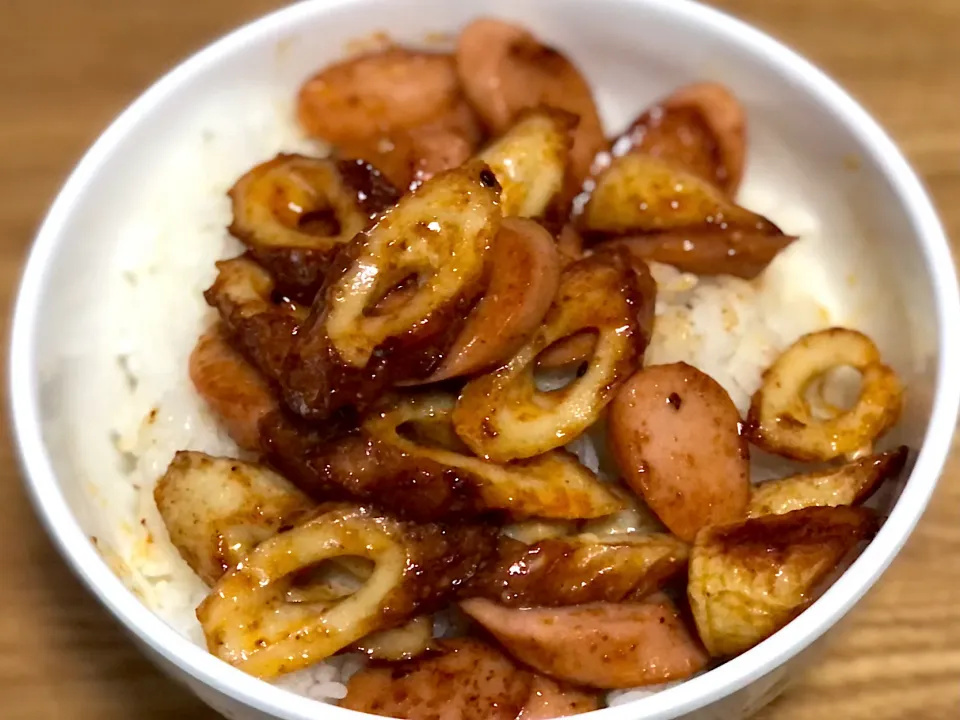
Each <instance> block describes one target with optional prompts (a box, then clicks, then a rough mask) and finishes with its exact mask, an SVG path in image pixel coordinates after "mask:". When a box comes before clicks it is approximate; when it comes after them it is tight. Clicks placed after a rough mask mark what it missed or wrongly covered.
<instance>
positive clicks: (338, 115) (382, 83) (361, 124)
mask: <svg viewBox="0 0 960 720" xmlns="http://www.w3.org/2000/svg"><path fill="white" fill-rule="evenodd" d="M460 97H461V96H460V87H459V81H458V79H457V71H456V64H455V63H454V60H453V58H452V57H451V56H450V55H443V54H438V53H426V52H416V51H413V50H407V49H404V48H396V47H395V48H389V49H387V50H384V51H382V52H378V53H372V54H369V55H361V56H359V57H355V58H350V59H348V60H344V61H342V62H339V63H335V64H333V65H330V66H328V67H326V68H324V69H323V70H322V71H320V72H319V73H317V74H316V75H314V76H313V77H312V78H310V79H309V80H307V82H305V83H304V84H303V86H302V87H301V88H300V94H299V96H298V98H297V116H298V118H299V120H300V124H301V125H302V126H303V127H304V129H305V130H306V131H307V132H308V133H309V134H310V135H314V136H316V137H318V138H321V139H322V140H326V141H327V142H331V143H333V144H335V145H338V144H340V143H349V142H353V141H357V140H364V139H367V138H373V137H378V136H383V135H387V134H389V133H391V132H395V131H397V130H404V129H408V128H411V127H414V126H416V125H420V124H422V123H425V122H428V121H430V120H432V119H434V118H436V117H438V116H440V115H442V114H444V113H445V112H447V111H449V110H450V109H452V108H453V107H454V106H455V105H456V103H457V102H458V100H459V99H460ZM364 159H369V158H364Z"/></svg>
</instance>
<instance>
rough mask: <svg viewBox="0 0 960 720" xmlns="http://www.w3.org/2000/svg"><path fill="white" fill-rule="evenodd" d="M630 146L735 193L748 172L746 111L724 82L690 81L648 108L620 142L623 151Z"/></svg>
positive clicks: (633, 150) (617, 142)
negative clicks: (744, 166) (680, 166)
mask: <svg viewBox="0 0 960 720" xmlns="http://www.w3.org/2000/svg"><path fill="white" fill-rule="evenodd" d="M625 146H629V148H630V150H631V151H632V152H642V153H648V154H650V155H653V156H655V157H661V158H664V159H666V160H670V161H672V162H676V163H679V164H681V165H683V166H684V167H685V168H687V169H688V170H690V171H691V172H693V173H695V174H697V175H699V176H700V177H702V178H703V179H704V180H707V181H708V182H710V183H712V184H714V185H716V186H717V187H718V188H720V189H721V190H723V191H724V192H725V193H726V194H727V195H729V196H730V197H733V196H734V195H735V194H736V192H737V188H738V187H739V186H740V179H741V178H742V177H743V165H744V158H745V156H746V114H745V113H744V110H743V106H741V105H740V102H739V101H738V100H737V98H736V97H734V96H733V94H732V93H731V92H730V91H729V90H728V89H727V88H725V87H724V86H723V85H720V84H718V83H710V82H704V83H695V84H693V85H687V86H685V87H682V88H680V89H679V90H676V91H675V92H674V93H672V94H671V95H669V96H668V97H666V98H664V99H663V100H661V101H660V102H659V103H657V104H656V105H655V106H654V107H652V108H650V109H649V110H647V111H646V112H644V113H643V115H641V116H640V117H639V118H637V119H636V120H635V121H634V123H633V124H632V125H631V126H630V127H629V129H628V130H627V131H626V132H625V133H623V135H621V136H620V138H618V139H617V140H616V141H615V142H614V147H616V148H617V150H618V151H619V150H626V147H625Z"/></svg>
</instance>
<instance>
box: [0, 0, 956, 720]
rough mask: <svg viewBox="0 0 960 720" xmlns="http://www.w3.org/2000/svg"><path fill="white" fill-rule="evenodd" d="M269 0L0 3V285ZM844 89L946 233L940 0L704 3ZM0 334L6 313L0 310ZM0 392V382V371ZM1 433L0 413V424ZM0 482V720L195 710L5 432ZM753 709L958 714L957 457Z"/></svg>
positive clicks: (948, 121)
mask: <svg viewBox="0 0 960 720" xmlns="http://www.w3.org/2000/svg"><path fill="white" fill-rule="evenodd" d="M279 4H280V3H279V2H277V1H276V0H192V1H189V0H168V1H167V2H130V1H129V0H84V1H83V2H79V0H73V1H70V0H68V1H66V2H63V1H62V0H4V2H3V3H2V4H0V188H2V192H0V279H2V282H0V295H2V301H3V303H4V306H5V307H9V305H10V303H12V300H13V297H14V294H15V289H16V282H17V278H18V275H19V272H20V267H21V262H22V260H23V258H24V254H25V252H26V250H27V248H28V246H29V243H30V239H31V235H32V233H33V232H34V230H35V228H36V227H37V224H38V222H39V220H40V218H41V216H42V213H43V212H44V210H45V208H46V207H47V205H48V204H49V202H50V201H51V199H52V198H53V196H54V194H55V192H56V190H57V188H58V186H59V185H60V184H61V182H62V181H63V179H64V178H65V176H66V174H67V173H68V171H69V170H70V168H71V167H72V166H73V164H74V163H75V162H76V161H77V160H78V158H79V157H80V155H81V153H82V152H83V151H84V149H85V148H86V147H87V146H88V145H89V144H90V143H91V142H92V141H93V140H94V138H95V137H96V136H97V135H98V134H99V132H100V131H101V130H102V129H103V128H104V127H105V126H106V125H107V123H108V122H109V121H110V120H111V119H112V118H113V117H114V116H115V115H116V114H117V113H118V112H119V111H120V110H121V109H122V108H123V107H124V106H125V105H126V104H127V103H128V102H129V101H130V100H132V99H133V98H134V97H135V96H136V95H137V94H138V93H140V92H141V91H142V90H143V89H144V88H146V87H147V86H148V85H149V84H150V83H151V82H152V81H153V80H154V79H155V78H156V77H158V76H159V75H160V74H161V73H162V72H164V71H165V70H167V69H168V68H170V67H171V66H172V65H173V64H175V63H176V62H178V61H179V60H180V59H182V58H183V57H185V56H186V55H187V54H189V53H190V52H192V51H193V50H195V49H197V48H199V47H201V46H202V45H203V44H205V43H206V42H207V41H209V40H211V39H213V38H215V37H216V36H218V35H220V34H221V33H223V32H224V31H226V30H229V29H230V28H232V27H234V26H236V25H238V24H240V23H242V22H244V21H247V20H250V19H252V18H254V17H256V16H258V15H260V14H262V13H264V12H266V11H268V10H270V9H272V8H273V7H276V6H278V5H279ZM717 4H718V5H720V6H721V7H724V8H726V9H728V10H729V11H731V12H733V13H734V14H736V15H739V16H740V17H742V18H744V19H746V20H748V21H751V22H753V23H755V24H757V25H758V26H760V27H761V28H764V29H766V30H768V31H770V32H771V33H773V34H774V35H775V36H777V37H779V38H781V39H782V40H784V41H786V42H787V43H788V44H790V45H792V46H793V47H795V48H797V49H798V50H800V51H801V52H802V53H804V54H806V55H807V56H808V57H809V58H811V59H812V60H813V61H814V62H816V63H817V64H819V65H820V66H821V67H823V68H825V69H826V70H827V71H828V72H829V73H831V74H832V75H833V76H834V77H835V78H836V79H837V80H839V81H840V82H841V83H842V84H843V85H844V86H846V87H847V88H848V89H849V90H850V91H851V92H852V93H853V94H854V95H855V96H856V97H857V98H858V99H859V100H861V101H862V102H863V103H864V104H865V106H866V107H867V108H868V109H869V110H870V111H871V112H872V113H874V114H875V115H876V117H878V118H879V119H880V121H881V123H882V124H883V125H885V126H886V128H887V129H888V130H889V131H890V132H891V133H892V135H893V136H894V138H895V139H896V140H897V141H898V142H899V143H900V145H901V147H902V148H903V149H904V150H905V151H906V154H907V155H908V156H909V157H910V160H911V161H912V162H913V163H914V164H915V166H916V167H917V168H918V169H919V171H920V172H921V174H922V175H923V177H924V180H925V182H926V183H927V184H928V186H929V187H930V189H931V190H932V192H933V195H934V197H935V198H936V201H937V203H938V205H939V208H940V210H941V212H942V213H943V217H944V219H945V221H946V224H947V226H948V229H949V231H950V232H951V233H952V235H953V236H954V237H955V238H960V42H958V38H960V0H915V1H914V2H912V3H907V2H905V1H904V0H719V1H718V2H717ZM3 322H4V327H3V333H4V337H6V336H7V333H8V322H9V321H8V317H7V314H4V319H3ZM4 392H6V384H5V383H4ZM2 422H3V423H4V426H5V427H8V426H9V421H8V419H6V418H4V419H3V420H2ZM2 453H3V455H2V460H3V463H2V465H0V467H2V470H0V472H2V479H0V578H2V581H0V717H3V718H6V719H7V720H21V719H22V720H26V719H27V718H29V719H30V720H44V719H51V720H52V719H53V718H58V719H62V720H94V719H96V720H121V719H126V718H132V717H137V718H141V720H151V719H159V718H172V717H176V718H183V719H184V720H187V719H191V720H192V719H197V720H199V719H201V718H213V717H215V716H214V714H213V712H212V711H210V710H207V709H206V708H205V707H204V706H202V705H201V703H200V702H199V701H198V700H196V699H195V698H194V697H192V696H191V695H190V694H189V693H188V692H187V691H185V690H183V689H182V688H181V687H180V686H178V685H176V684H174V683H173V682H172V681H170V680H168V679H167V678H166V677H164V676H163V675H161V674H160V673H159V672H158V671H157V670H156V669H154V668H153V667H152V666H151V665H150V664H149V663H148V662H147V661H146V660H145V659H143V658H142V657H141V656H140V655H139V654H138V652H137V651H136V649H135V648H134V647H133V645H132V644H131V643H130V641H129V640H128V638H127V637H126V636H125V634H124V633H123V631H122V630H121V629H120V628H119V627H118V625H117V624H116V623H115V622H114V621H113V620H112V619H111V618H110V617H109V616H108V615H107V613H106V612H105V611H104V610H102V609H101V608H100V607H99V606H98V604H97V603H96V602H95V601H94V600H93V599H92V597H91V596H90V595H89V594H88V593H87V592H86V590H85V589H84V588H83V587H82V586H81V585H80V584H79V582H78V581H77V580H75V579H74V577H73V576H72V575H71V573H70V572H69V571H68V570H67V568H66V566H65V565H64V564H63V562H62V561H61V560H60V558H59V557H58V555H57V553H56V552H55V551H54V549H53V547H52V545H51V543H50V542H49V541H48V540H47V539H46V537H45V535H44V532H43V530H42V529H41V527H40V525H39V524H38V522H37V521H36V519H35V517H34V514H33V511H32V509H31V508H30V506H29V505H28V503H27V500H26V498H25V495H24V492H23V490H22V488H21V483H20V476H19V472H18V469H17V466H16V463H15V460H14V453H13V450H12V447H11V445H10V441H9V439H5V440H4V443H3V445H2ZM761 717H762V718H763V719H764V720H814V719H818V720H819V719H821V718H830V719H832V718H838V719H842V720H895V719H903V720H907V719H910V720H913V719H915V718H920V719H923V720H927V719H930V720H935V719H937V718H943V719H944V720H946V719H947V718H957V717H960V460H958V456H957V455H955V457H954V458H953V460H952V461H951V462H950V464H949V465H948V468H947V471H946V474H945V476H944V478H943V480H942V482H941V484H940V487H939V489H938V491H937V494H936V497H935V498H934V501H933V503H932V505H931V507H930V509H929V511H928V512H927V514H926V516H925V517H924V518H923V520H922V522H921V523H920V526H919V528H918V529H917V531H916V533H915V534H914V536H913V538H912V539H911V540H910V542H909V544H908V545H907V547H906V548H905V550H904V551H903V553H902V555H901V556H900V557H899V558H898V559H897V561H896V562H895V563H894V565H893V567H892V568H891V570H890V571H889V572H888V573H887V574H886V575H885V576H884V577H883V579H882V580H881V581H880V582H879V584H878V585H877V586H876V588H875V589H873V590H872V591H871V592H870V593H869V595H868V596H867V598H866V599H865V600H864V601H863V602H862V603H861V604H860V605H859V606H858V607H857V608H856V610H855V611H854V612H853V614H852V615H851V616H850V617H849V618H848V620H847V621H846V622H845V623H844V624H843V626H842V628H841V629H839V630H838V631H837V633H836V634H835V636H833V637H832V641H831V644H830V646H829V649H828V651H827V653H826V655H825V656H824V657H823V658H822V660H820V661H819V662H818V664H816V665H815V666H814V667H812V668H811V669H810V670H809V671H808V672H807V674H806V675H805V676H803V677H801V678H800V679H799V680H798V682H797V683H796V685H795V686H793V688H792V689H791V690H790V691H789V692H788V693H787V695H786V696H784V697H783V698H781V699H780V700H778V701H776V702H775V703H774V704H773V705H772V706H771V707H770V708H769V709H768V710H766V711H764V713H763V714H762V716H761Z"/></svg>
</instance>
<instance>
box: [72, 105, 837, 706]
mask: <svg viewBox="0 0 960 720" xmlns="http://www.w3.org/2000/svg"><path fill="white" fill-rule="evenodd" d="M248 110H249V112H248V113H247V115H246V116H245V117H244V120H243V123H240V124H233V122H231V123H230V124H225V123H226V121H225V120H224V119H223V118H219V119H211V120H210V122H209V124H204V123H202V122H201V123H199V124H198V125H197V126H196V127H195V128H194V132H193V134H191V135H190V138H191V140H190V141H189V142H184V143H183V145H182V147H180V148H173V149H172V150H171V151H170V152H169V153H168V154H166V155H165V156H164V157H163V158H162V160H160V161H158V167H157V168H156V170H155V171H154V172H153V173H152V175H153V177H155V178H162V179H163V182H161V181H159V180H158V181H156V182H154V183H152V185H150V186H149V187H147V188H145V190H144V196H145V200H144V203H143V207H140V208H136V209H134V210H133V211H131V212H130V213H129V215H128V217H127V218H126V221H125V223H124V224H122V225H121V226H120V227H119V229H118V233H119V238H118V247H119V251H118V255H117V259H116V267H115V272H114V273H113V277H112V278H111V285H110V287H109V288H108V289H107V293H108V295H109V298H110V308H111V310H110V312H111V322H110V323H109V326H110V336H109V338H108V342H109V345H110V348H111V351H112V354H113V356H114V358H115V360H116V363H117V366H116V367H115V368H113V369H112V372H113V373H114V375H117V376H119V377H121V378H122V382H123V383H125V384H126V388H125V390H124V392H125V398H126V399H125V400H124V401H123V402H122V403H119V404H118V405H117V407H116V408H115V409H114V412H113V415H112V417H113V424H112V427H113V431H112V441H113V444H114V446H115V451H116V454H115V457H114V458H113V459H114V461H115V463H116V465H117V467H118V472H117V474H116V477H115V478H113V477H111V478H102V479H100V480H99V481H98V483H99V484H96V485H95V484H92V483H91V484H90V487H89V488H87V491H88V494H89V495H90V496H91V497H93V496H95V499H96V502H97V503H98V506H99V507H100V508H101V510H102V512H101V515H102V519H104V518H105V519H106V527H104V528H103V532H102V533H101V534H100V535H99V536H98V546H99V547H100V548H101V550H102V552H103V553H104V554H105V556H107V557H108V558H109V559H110V561H111V563H112V566H113V567H114V568H115V569H116V571H117V573H118V574H119V575H120V576H121V577H122V578H123V579H124V581H125V582H127V583H128V584H129V585H130V587H131V588H132V589H133V590H134V591H135V592H136V593H137V594H138V595H139V596H140V597H141V598H142V599H143V601H144V602H145V603H146V604H147V605H148V606H149V607H150V608H152V609H153V610H154V611H155V612H156V613H157V614H158V615H159V616H160V617H162V618H163V619H164V620H165V621H166V622H167V623H169V624H170V625H171V626H172V627H174V628H175V629H176V630H177V631H178V632H180V633H182V634H183V635H184V636H186V637H188V638H190V639H192V640H193V641H195V642H197V643H198V644H201V645H202V644H203V642H202V635H201V632H200V628H199V623H198V622H197V620H196V617H195V615H194V609H195V608H196V606H197V604H198V603H199V602H200V600H201V599H202V598H203V596H204V595H205V593H206V592H207V588H206V587H205V586H204V585H203V583H201V582H200V580H199V579H198V578H197V577H196V576H194V574H193V573H192V572H191V571H190V569H189V568H188V567H187V565H186V564H185V563H184V562H183V561H182V560H181V558H180V556H179V555H178V553H177V552H176V550H175V549H174V548H173V546H172V545H171V544H170V542H169V540H168V538H167V535H166V530H165V528H164V527H163V524H162V522H161V520H160V518H159V515H158V513H157V510H156V507H155V505H154V502H153V487H154V484H155V482H156V479H157V477H158V476H159V475H160V474H162V472H163V471H164V469H165V468H166V466H167V464H168V463H169V461H170V460H171V458H172V456H173V454H174V452H175V451H177V450H180V449H193V450H201V451H205V452H208V453H211V454H215V455H235V454H236V453H237V448H236V446H235V444H234V443H233V442H232V441H231V440H230V439H229V437H227V436H226V435H225V434H224V433H223V432H222V431H220V430H219V428H218V426H217V423H216V422H215V421H214V419H213V418H212V417H211V415H210V414H209V413H208V411H207V410H206V408H205V407H204V404H203V403H202V402H201V401H200V399H199V398H198V396H197V395H196V394H195V392H194V390H193V387H192V385H191V383H190V382H189V380H188V377H187V357H188V355H189V353H190V351H191V349H192V348H193V345H194V343H195V341H196V338H197V336H198V334H199V333H200V332H201V331H202V329H203V328H204V327H205V326H206V325H207V324H208V323H209V322H210V321H211V320H212V318H213V315H212V311H211V310H210V309H209V308H207V306H206V305H205V303H204V301H203V298H202V295H201V292H202V291H203V290H204V289H205V288H206V287H207V286H208V285H209V284H210V282H211V281H212V280H213V278H214V275H215V269H214V265H213V263H214V261H215V260H217V259H219V258H224V257H230V256H233V255H235V254H237V252H238V251H239V249H240V248H239V245H238V243H237V242H236V241H234V240H233V239H232V238H230V237H229V235H228V234H227V233H226V231H225V230H224V228H225V227H226V225H227V224H228V223H229V220H230V210H229V205H228V202H227V199H226V197H225V192H226V190H227V188H228V187H229V186H230V185H231V184H232V183H233V181H234V180H235V179H236V178H237V177H238V176H239V175H240V174H241V173H242V172H244V171H245V170H246V169H248V168H249V167H250V166H252V165H253V164H255V163H257V162H260V161H262V160H265V159H267V158H269V157H272V156H273V155H274V154H275V153H277V152H280V151H284V152H297V151H300V152H304V151H305V152H313V153H316V152H317V151H318V148H317V147H316V146H315V145H314V144H312V143H310V142H309V141H307V140H306V139H304V138H302V137H300V136H299V135H298V131H297V129H296V126H295V123H294V122H293V121H292V114H291V112H290V109H289V107H287V106H283V105H277V104H256V105H251V106H250V107H249V108H248ZM234 120H235V119H234V118H231V121H234ZM197 128H199V130H198V129H197ZM211 128H215V130H214V129H211ZM171 178H172V179H174V180H173V181H171V180H170V179H171ZM742 202H743V203H744V204H745V205H746V206H748V207H750V208H752V209H754V210H757V211H759V212H762V213H764V214H767V215H768V216H769V217H770V218H771V219H772V220H773V221H774V222H776V223H778V224H780V225H781V226H782V227H783V228H784V230H785V231H787V232H791V233H796V234H799V235H801V236H802V239H801V240H800V241H798V242H797V243H795V244H794V245H793V246H792V247H791V248H789V249H788V250H787V251H786V252H784V253H783V254H782V255H781V256H780V257H778V258H777V259H776V260H775V261H774V263H773V264H772V265H771V267H770V268H769V269H768V271H767V272H766V273H765V275H764V276H763V278H761V279H759V280H757V281H753V282H747V281H744V280H740V279H736V278H730V277H718V278H699V279H698V278H696V277H694V276H691V275H685V274H681V273H679V272H677V271H676V270H674V269H673V268H670V267H667V266H656V267H654V274H655V277H656V279H657V282H658V286H659V289H660V297H659V300H658V302H657V323H656V327H655V331H654V337H653V342H652V345H651V347H650V348H649V350H648V363H665V362H674V361H678V360H684V361H686V362H688V363H690V364H692V365H695V366H697V367H699V368H701V369H702V370H704V371H705V372H707V373H709V374H710V375H712V376H713V377H714V378H716V379H717V380H718V381H719V382H720V383H721V384H722V385H723V386H724V387H725V388H726V389H727V390H728V391H729V393H730V395H731V397H732V398H733V400H734V402H735V403H736V404H737V406H738V407H739V408H740V409H741V411H742V410H745V409H746V407H747V406H748V404H749V398H750V395H751V393H752V392H753V391H754V389H755V388H756V387H757V384H758V382H759V377H760V372H761V370H762V369H763V368H764V367H765V366H766V365H767V364H769V362H770V361H771V360H772V359H773V357H774V356H775V355H776V354H777V353H778V352H779V351H780V350H781V349H782V348H783V347H785V345H787V344H788V343H789V342H791V341H792V340H793V339H795V338H796V337H797V336H798V335H800V334H801V333H803V332H806V331H809V330H811V329H815V328H820V327H825V326H828V325H830V324H836V323H838V322H842V320H843V318H841V317H837V316H836V313H835V312H832V311H831V310H829V309H828V308H826V307H824V306H823V305H821V303H820V301H819V298H818V295H817V292H818V288H820V287H823V285H822V284H819V283H815V282H807V281H806V280H805V279H806V278H808V277H810V275H811V272H815V268H816V261H815V253H813V252H811V251H809V250H805V248H806V247H807V246H808V245H809V244H810V243H811V242H813V240H814V239H815V238H816V236H817V235H818V234H819V232H820V228H819V227H818V226H817V223H816V221H815V220H814V219H813V218H811V217H810V216H809V214H808V213H806V212H805V211H804V210H803V209H802V208H797V207H793V206H791V205H790V204H788V203H781V202H780V201H779V198H778V197H777V196H775V195H773V194H769V193H767V192H765V189H764V188H756V187H752V188H751V187H748V188H746V190H745V192H744V194H743V197H742ZM571 449H572V450H574V451H575V452H577V453H578V455H579V456H580V457H581V458H582V459H583V461H584V463H585V464H586V465H588V466H589V467H591V468H593V469H598V468H599V469H600V470H601V474H610V472H611V468H610V466H609V462H608V461H605V458H604V454H605V453H604V448H603V447H602V446H597V445H595V444H594V442H593V440H592V435H591V436H585V437H584V438H581V439H578V440H577V441H575V442H574V443H572V444H571ZM758 469H759V466H758ZM769 472H770V470H769V469H765V470H764V471H763V472H762V473H758V475H761V474H762V475H763V476H767V475H768V474H769ZM451 625H452V620H451V618H450V617H447V616H440V617H438V619H437V621H436V626H435V629H436V631H437V634H440V635H443V634H446V633H447V632H449V631H450V630H449V628H450V627H451ZM362 664H363V658H362V657H361V656H358V655H346V656H342V657H337V658H333V659H331V660H328V661H326V662H323V663H319V664H317V665H315V666H313V667H311V668H309V669H307V670H305V671H302V672H299V673H296V674H293V675H290V676H288V677H285V678H283V679H281V680H279V681H278V684H279V685H281V686H282V687H285V688H287V689H289V690H291V691H292V692H296V693H299V694H302V695H305V696H308V697H311V698H315V699H317V700H321V701H328V702H336V701H337V700H339V699H340V698H342V697H344V695H345V692H346V689H345V687H344V682H345V681H346V680H347V679H348V678H349V676H350V675H351V674H352V673H353V672H356V670H357V669H359V668H360V667H361V666H362ZM658 689H661V688H653V689H651V688H645V689H643V690H637V691H627V692H621V693H611V695H610V698H609V700H610V702H611V703H619V702H626V701H628V700H631V699H636V698H638V697H642V696H645V695H646V694H649V693H650V692H653V691H656V690H658Z"/></svg>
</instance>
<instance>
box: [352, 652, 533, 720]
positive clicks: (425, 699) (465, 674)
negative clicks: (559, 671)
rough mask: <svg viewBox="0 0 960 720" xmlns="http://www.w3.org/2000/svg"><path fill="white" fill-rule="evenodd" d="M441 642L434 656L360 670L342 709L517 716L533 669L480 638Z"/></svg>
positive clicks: (428, 717) (493, 719)
mask: <svg viewBox="0 0 960 720" xmlns="http://www.w3.org/2000/svg"><path fill="white" fill-rule="evenodd" d="M438 645H439V651H438V653H437V654H434V655H430V654H428V655H425V656H423V657H422V658H420V659H418V660H413V661H410V662H406V663H399V664H394V665H390V666H387V667H382V666H381V667H377V666H372V667H368V668H366V669H365V670H361V671H360V672H358V673H357V674H356V675H354V676H353V677H352V678H350V682H349V683H347V696H346V697H345V698H344V699H343V700H341V701H340V707H344V708H347V709H348V710H356V711H358V712H365V713H369V714H371V715H382V716H386V717H392V718H404V719H405V720H515V718H516V717H517V715H518V714H519V713H520V710H521V709H522V708H523V706H524V703H525V702H527V698H528V697H529V695H530V684H531V679H532V678H531V674H530V673H528V672H525V671H523V670H520V669H519V668H517V666H516V665H514V664H513V663H512V662H510V660H509V659H508V658H506V657H504V656H503V655H502V654H501V653H500V652H499V651H498V650H496V649H495V648H493V647H491V646H489V645H487V644H486V643H483V642H481V641H479V640H473V639H470V638H458V639H456V640H445V641H440V642H439V643H438Z"/></svg>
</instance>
